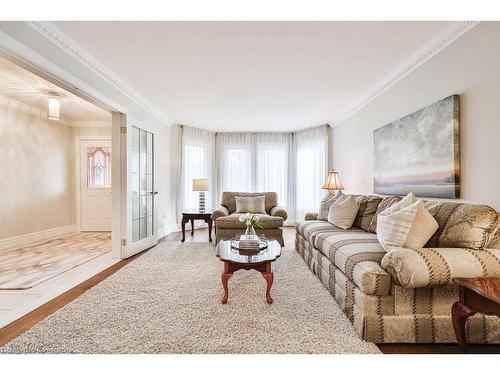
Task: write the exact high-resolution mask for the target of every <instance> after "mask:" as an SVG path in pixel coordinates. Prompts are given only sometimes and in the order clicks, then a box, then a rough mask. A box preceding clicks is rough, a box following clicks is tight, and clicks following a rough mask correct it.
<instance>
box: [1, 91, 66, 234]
mask: <svg viewBox="0 0 500 375" xmlns="http://www.w3.org/2000/svg"><path fill="white" fill-rule="evenodd" d="M6 103H7V102H6V101H5V100H3V102H2V104H1V105H0V139H1V147H0V181H1V185H0V186H1V188H0V191H1V200H2V203H1V204H0V222H1V225H0V239H7V238H11V237H16V236H20V235H24V234H29V233H34V232H41V231H45V230H48V229H53V228H58V227H65V226H68V225H72V224H74V223H75V183H74V172H75V168H74V166H75V163H74V152H73V144H74V136H73V132H72V129H71V128H70V127H68V126H66V125H64V124H63V123H62V122H60V121H52V120H48V119H47V118H43V117H40V116H38V115H35V114H33V113H29V112H26V111H24V110H23V111H21V110H19V109H17V108H16V106H15V105H14V104H15V102H13V101H10V102H8V105H6ZM13 103H14V104H13Z"/></svg>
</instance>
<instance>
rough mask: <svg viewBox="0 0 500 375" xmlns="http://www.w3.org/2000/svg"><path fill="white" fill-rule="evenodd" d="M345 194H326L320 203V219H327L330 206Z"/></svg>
mask: <svg viewBox="0 0 500 375" xmlns="http://www.w3.org/2000/svg"><path fill="white" fill-rule="evenodd" d="M343 195H344V194H342V193H339V194H337V195H332V194H331V193H328V195H326V196H325V197H324V198H323V200H322V201H321V203H320V204H319V213H318V220H325V221H327V220H328V211H330V207H331V206H332V204H334V203H335V202H336V201H337V199H339V198H340V197H341V196H343Z"/></svg>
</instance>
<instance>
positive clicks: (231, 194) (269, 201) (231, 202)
mask: <svg viewBox="0 0 500 375" xmlns="http://www.w3.org/2000/svg"><path fill="white" fill-rule="evenodd" d="M259 195H265V197H266V199H265V207H266V212H267V213H270V212H271V208H273V207H275V206H277V205H278V194H276V193H274V192H266V193H243V192H236V191H225V192H223V193H222V200H221V205H222V206H224V207H226V208H227V209H228V210H229V213H230V214H232V213H234V212H236V199H235V197H236V196H238V197H256V196H259Z"/></svg>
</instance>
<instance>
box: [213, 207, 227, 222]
mask: <svg viewBox="0 0 500 375" xmlns="http://www.w3.org/2000/svg"><path fill="white" fill-rule="evenodd" d="M223 216H229V210H228V209H227V208H226V207H224V206H220V207H218V208H217V209H216V210H214V212H212V216H211V217H212V220H213V221H215V220H217V218H219V217H223Z"/></svg>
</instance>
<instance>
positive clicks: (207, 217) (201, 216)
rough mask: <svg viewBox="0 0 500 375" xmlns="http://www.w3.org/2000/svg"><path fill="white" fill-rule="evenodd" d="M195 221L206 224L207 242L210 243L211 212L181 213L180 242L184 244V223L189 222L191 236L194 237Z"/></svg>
mask: <svg viewBox="0 0 500 375" xmlns="http://www.w3.org/2000/svg"><path fill="white" fill-rule="evenodd" d="M195 220H203V221H204V222H205V223H207V224H208V241H210V242H212V223H213V221H212V213H211V212H196V211H192V212H183V213H182V222H181V224H182V240H181V242H184V241H185V240H186V223H187V222H189V221H190V222H191V236H193V235H194V221H195Z"/></svg>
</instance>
